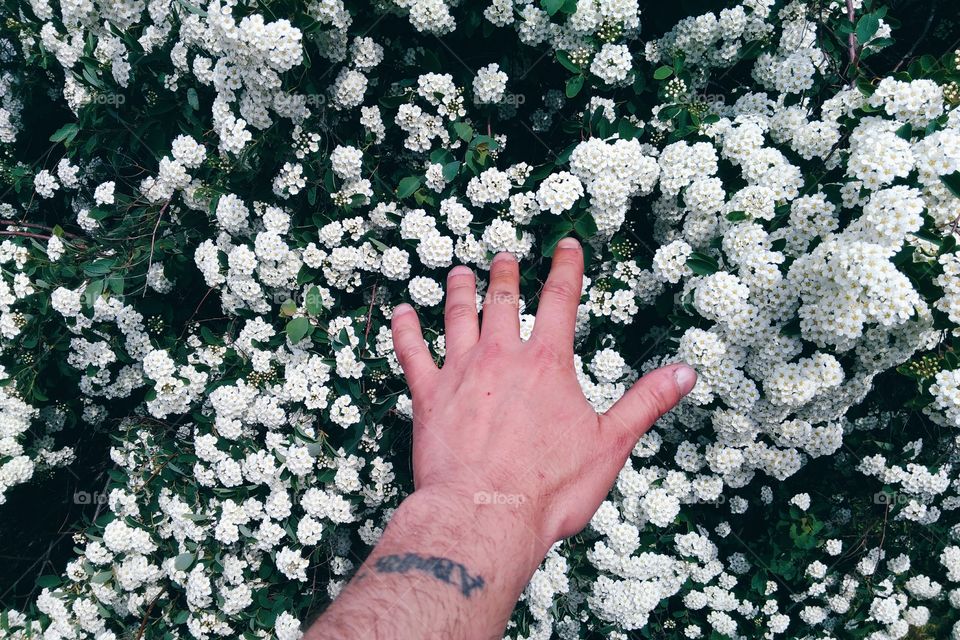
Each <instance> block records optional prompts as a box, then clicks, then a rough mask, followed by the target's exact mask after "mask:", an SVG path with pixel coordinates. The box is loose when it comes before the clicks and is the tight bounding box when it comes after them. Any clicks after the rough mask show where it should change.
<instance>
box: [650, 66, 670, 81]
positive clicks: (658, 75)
mask: <svg viewBox="0 0 960 640" xmlns="http://www.w3.org/2000/svg"><path fill="white" fill-rule="evenodd" d="M672 75H673V67H670V66H667V65H664V66H662V67H660V68H659V69H657V70H656V71H654V72H653V79H654V80H666V79H667V78H669V77H670V76H672Z"/></svg>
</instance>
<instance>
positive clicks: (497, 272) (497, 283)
mask: <svg viewBox="0 0 960 640" xmlns="http://www.w3.org/2000/svg"><path fill="white" fill-rule="evenodd" d="M519 299H520V266H519V265H518V264H517V259H516V258H515V257H514V255H513V254H512V253H509V252H506V251H503V252H501V253H498V254H497V255H496V256H494V258H493V263H491V265H490V286H489V287H487V297H486V299H485V300H484V301H483V327H482V335H483V336H485V337H489V338H494V337H504V338H516V339H518V340H519V339H520V312H519V311H518V306H517V305H518V303H519Z"/></svg>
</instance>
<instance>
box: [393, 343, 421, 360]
mask: <svg viewBox="0 0 960 640" xmlns="http://www.w3.org/2000/svg"><path fill="white" fill-rule="evenodd" d="M424 349H425V347H423V346H420V345H417V344H411V345H404V346H403V347H400V349H399V350H397V358H398V359H399V360H400V363H401V364H402V363H404V362H407V363H409V362H412V361H413V359H414V358H416V357H417V356H419V355H420V353H421V352H422V351H423V350H424Z"/></svg>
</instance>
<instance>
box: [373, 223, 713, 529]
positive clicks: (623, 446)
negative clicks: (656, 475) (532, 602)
mask: <svg viewBox="0 0 960 640" xmlns="http://www.w3.org/2000/svg"><path fill="white" fill-rule="evenodd" d="M582 278H583V252H582V250H581V248H580V245H579V244H578V243H577V241H576V240H574V239H572V238H566V239H564V240H562V241H561V242H560V244H559V245H558V246H557V249H556V251H555V253H554V256H553V264H552V266H551V270H550V275H549V277H548V278H547V281H546V284H545V285H544V287H543V291H542V293H541V296H540V303H539V308H538V310H537V317H536V322H535V325H534V329H533V334H532V336H531V337H530V340H529V341H527V342H522V341H521V339H520V326H519V312H518V299H519V282H520V278H519V269H518V265H517V261H516V259H515V258H514V257H513V255H511V254H509V253H500V254H498V255H497V256H496V257H495V258H494V260H493V263H492V265H491V268H490V284H489V287H488V289H487V294H486V300H485V302H484V305H483V326H482V330H481V327H480V324H479V322H478V317H477V310H476V282H475V279H474V275H473V273H472V272H471V271H470V269H469V268H467V267H464V266H458V267H455V268H454V269H452V270H451V271H450V274H449V278H448V281H447V300H446V307H445V312H444V313H445V323H446V360H445V362H444V364H443V368H442V369H438V368H437V366H436V364H435V363H434V361H433V359H432V357H431V355H430V352H429V350H428V348H427V346H426V344H425V343H424V340H423V335H422V333H421V329H420V324H419V321H418V319H417V314H416V312H415V311H414V309H413V308H412V307H410V306H409V305H401V306H399V307H398V308H397V309H396V310H395V311H394V315H393V321H392V322H393V339H394V349H395V351H396V354H397V357H398V358H399V360H400V364H401V366H402V367H403V371H404V374H405V376H406V378H407V381H408V383H409V386H410V390H411V394H412V398H413V423H414V424H413V469H414V483H415V487H416V491H415V495H416V494H417V493H421V494H422V493H424V492H428V493H430V494H432V495H441V496H446V498H444V499H448V500H450V501H451V502H452V503H455V502H458V501H459V502H461V503H462V502H464V501H473V502H475V503H480V504H482V503H484V502H505V503H507V504H509V505H512V506H514V507H516V508H515V509H514V510H513V511H514V512H515V513H513V514H511V516H512V517H516V518H519V520H520V525H522V526H523V527H525V528H527V529H529V531H532V532H533V533H534V534H535V535H536V536H537V537H538V538H539V540H540V541H541V542H542V543H543V544H545V545H546V547H547V548H548V547H549V545H550V544H552V543H553V542H554V541H556V540H559V539H562V538H565V537H568V536H571V535H573V534H575V533H577V532H578V531H580V530H581V529H582V528H583V527H584V526H586V524H587V523H588V522H589V520H590V518H591V517H592V516H593V514H594V512H595V511H596V510H597V508H598V507H599V505H600V503H601V502H602V501H603V499H604V498H605V497H606V495H607V493H608V492H609V490H610V487H611V486H612V485H613V483H614V481H615V480H616V477H617V474H618V473H619V472H620V470H621V468H622V467H623V465H624V462H625V461H626V459H627V457H628V456H629V455H630V452H631V450H632V449H633V447H634V445H635V444H636V442H637V440H638V438H640V437H641V436H642V435H643V434H644V433H645V432H646V431H647V430H648V429H649V428H650V426H651V425H652V424H653V423H654V422H655V421H656V420H657V418H659V417H660V416H661V415H662V414H663V413H665V412H666V411H669V410H670V409H671V408H672V407H673V406H674V405H675V404H676V403H677V402H678V401H679V400H680V399H681V398H682V397H683V396H684V395H685V394H686V393H688V392H689V391H690V390H691V389H692V388H693V386H694V384H695V383H696V373H695V372H694V371H693V369H691V368H690V367H688V366H686V365H683V364H679V365H672V366H668V367H664V368H662V369H658V370H656V371H654V372H652V373H649V374H647V375H646V376H644V377H643V378H641V379H640V380H639V381H638V382H637V383H636V384H635V385H634V386H633V388H632V389H630V390H629V391H627V393H626V394H625V395H624V396H623V397H622V398H621V399H620V400H619V401H618V402H617V403H616V404H615V405H614V406H613V407H612V408H611V409H610V410H609V411H607V412H606V413H604V414H602V415H598V414H597V413H596V412H595V411H594V410H593V408H592V407H591V405H590V404H589V403H588V402H587V399H586V398H585V397H584V395H583V393H582V391H581V389H580V385H579V383H578V382H577V378H576V375H575V372H574V360H573V356H574V351H573V343H574V327H575V323H576V315H577V307H578V305H579V302H580V293H581V285H582ZM461 506H462V505H461Z"/></svg>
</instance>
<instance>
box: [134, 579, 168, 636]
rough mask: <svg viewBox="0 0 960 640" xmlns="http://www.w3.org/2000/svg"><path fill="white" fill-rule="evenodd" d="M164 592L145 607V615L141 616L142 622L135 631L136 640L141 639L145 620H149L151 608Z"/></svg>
mask: <svg viewBox="0 0 960 640" xmlns="http://www.w3.org/2000/svg"><path fill="white" fill-rule="evenodd" d="M165 592H166V589H164V591H161V592H160V593H158V594H157V597H156V598H154V599H153V602H151V603H150V606H149V607H147V611H146V613H144V614H143V620H142V621H141V622H140V629H139V630H138V631H137V640H140V638H142V637H143V632H144V631H146V629H147V620H149V619H150V614H151V613H152V612H153V608H154V607H155V606H156V604H157V602H158V601H159V600H160V596H162V595H163V594H164V593H165Z"/></svg>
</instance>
